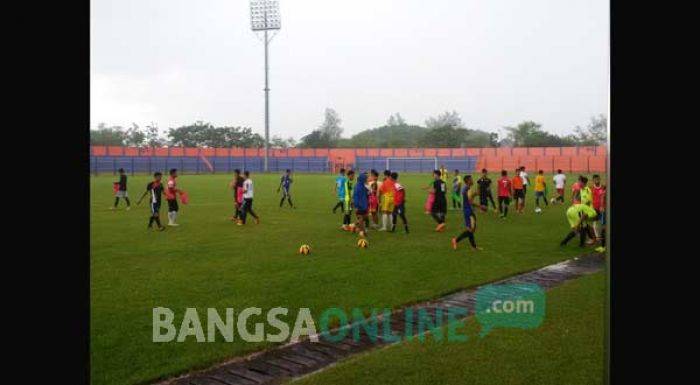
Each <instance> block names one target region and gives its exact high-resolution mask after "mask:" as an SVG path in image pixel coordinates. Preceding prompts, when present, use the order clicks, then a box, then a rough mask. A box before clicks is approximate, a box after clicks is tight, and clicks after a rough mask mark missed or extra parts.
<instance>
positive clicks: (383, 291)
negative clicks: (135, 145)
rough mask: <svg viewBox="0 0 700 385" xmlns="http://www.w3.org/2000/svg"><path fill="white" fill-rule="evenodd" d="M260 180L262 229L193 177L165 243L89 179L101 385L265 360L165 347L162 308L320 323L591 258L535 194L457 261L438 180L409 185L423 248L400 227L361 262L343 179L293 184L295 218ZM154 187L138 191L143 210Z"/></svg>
mask: <svg viewBox="0 0 700 385" xmlns="http://www.w3.org/2000/svg"><path fill="white" fill-rule="evenodd" d="M253 177H254V180H255V186H256V189H255V211H256V212H257V213H258V215H260V217H261V220H262V221H261V223H260V224H259V225H255V224H254V223H253V222H250V223H249V224H248V225H246V226H236V225H234V224H233V223H232V222H230V221H229V220H228V218H229V217H230V215H231V210H232V199H231V194H230V192H228V191H227V184H228V181H229V179H230V176H228V175H184V176H181V177H180V178H179V186H180V187H181V188H182V189H184V190H186V191H187V192H188V193H189V195H190V200H191V203H190V204H189V205H187V206H181V210H180V216H179V218H178V222H179V223H180V225H181V226H180V227H178V228H168V229H167V230H166V231H165V232H162V233H161V232H152V231H147V230H146V224H147V222H148V215H149V213H148V208H147V202H146V203H144V204H143V205H141V206H134V207H132V210H131V211H125V210H124V209H123V206H120V208H121V209H120V210H117V211H111V210H109V207H110V206H111V204H112V203H113V195H112V182H113V181H114V180H115V177H113V176H99V177H92V178H91V202H90V203H91V326H90V328H91V333H90V339H91V362H90V365H91V376H92V383H93V384H99V385H101V384H110V385H112V384H137V383H144V382H149V381H153V380H155V379H157V378H164V377H168V376H171V375H175V374H179V373H182V372H186V371H187V370H188V369H192V368H202V367H206V366H208V365H210V364H212V363H216V362H219V361H222V360H224V359H226V358H228V357H233V356H238V355H243V354H246V353H249V352H252V351H255V350H259V349H262V348H265V347H266V344H265V343H260V344H250V343H245V342H242V341H240V339H237V340H236V341H235V342H233V343H227V342H224V341H220V342H214V343H196V342H194V339H193V338H190V339H188V340H187V341H186V342H183V343H174V342H173V343H165V344H156V343H153V342H152V340H151V336H152V322H151V318H152V309H153V308H154V307H159V306H162V307H168V308H171V309H173V310H174V311H175V312H176V313H177V314H178V315H179V316H180V317H181V316H182V313H183V312H184V309H185V308H187V307H196V308H198V310H201V311H204V312H205V311H206V308H209V307H214V308H218V309H224V308H227V307H233V308H235V309H242V308H245V307H253V306H254V307H260V308H263V309H269V308H272V307H276V306H284V307H287V308H289V309H290V313H291V314H296V312H295V311H293V310H292V309H297V308H300V307H308V308H311V310H312V314H313V315H314V317H317V316H318V315H319V314H320V313H321V312H322V311H323V310H324V309H325V308H328V307H342V308H351V307H361V308H370V307H395V306H399V305H401V304H405V303H409V302H415V301H419V300H424V299H429V298H432V297H435V296H438V295H440V294H443V293H446V292H449V291H453V290H455V289H458V288H463V287H468V286H473V285H476V284H480V283H484V282H486V281H490V280H494V279H498V278H501V277H504V276H508V275H512V274H515V273H517V272H521V271H526V270H531V269H534V268H537V267H540V266H544V265H548V264H551V263H554V262H556V261H560V260H564V259H568V258H570V257H573V256H575V255H578V254H580V253H581V250H580V249H579V248H578V247H577V246H576V242H574V241H572V242H571V243H570V245H569V246H568V247H564V248H560V247H559V245H558V243H559V241H560V240H561V238H562V237H563V236H564V235H565V234H566V232H567V231H568V225H567V223H566V220H565V218H564V211H565V207H564V206H551V205H550V207H549V208H547V209H545V210H544V212H543V213H541V214H535V213H533V208H534V194H533V193H532V192H531V191H528V197H527V206H526V213H525V214H524V215H517V214H515V213H514V212H513V210H512V208H513V205H512V204H511V211H510V213H509V217H508V218H507V219H506V220H502V219H499V218H498V217H497V216H496V215H495V214H493V213H488V214H486V213H478V214H477V216H478V221H479V222H478V223H479V225H478V226H479V227H478V232H477V237H476V238H477V243H478V244H479V246H481V247H483V248H484V250H482V251H479V252H473V251H471V250H467V248H466V247H465V246H464V245H466V244H467V242H466V241H464V242H463V245H462V247H461V249H460V250H458V251H454V250H452V249H451V248H450V238H451V237H453V236H455V235H457V234H458V233H459V232H460V231H461V226H462V218H461V213H460V212H459V211H450V212H448V217H447V223H448V226H447V230H446V231H445V232H444V233H435V232H434V231H433V230H434V227H435V223H434V222H433V220H432V218H430V217H429V216H427V215H425V214H423V209H422V207H423V203H424V201H425V197H426V193H425V192H424V191H423V190H421V189H420V187H422V186H424V185H427V183H428V182H429V180H430V178H431V177H430V175H427V174H425V175H401V177H400V181H401V182H402V183H403V184H404V185H405V186H406V189H407V193H406V200H407V215H408V219H409V223H410V225H411V234H409V235H405V234H404V233H403V232H402V231H398V230H399V227H397V233H393V234H392V233H377V232H371V233H370V234H369V243H370V246H369V248H368V249H358V248H357V247H356V246H355V239H356V235H353V234H351V233H346V232H342V231H341V230H340V229H339V227H340V224H341V215H340V214H335V215H333V214H332V213H331V208H332V207H333V205H334V204H335V195H334V193H333V186H334V178H335V176H334V175H330V174H324V175H309V174H298V175H295V179H294V184H293V186H292V194H293V197H294V200H295V204H296V205H297V206H298V208H297V209H294V210H292V209H290V208H288V207H286V206H285V207H284V208H282V209H280V208H279V207H278V203H279V195H278V194H276V192H275V189H276V187H277V184H278V181H279V175H253ZM570 177H571V176H570ZM492 179H494V180H495V179H496V177H495V176H493V175H492ZM149 180H150V178H149V177H147V176H134V177H130V178H129V192H130V195H131V199H132V204H133V203H135V201H136V200H137V198H138V196H140V195H141V193H142V191H143V190H144V188H145V185H146V183H147V182H148V181H149ZM547 180H548V181H551V176H550V175H548V176H547ZM494 187H495V186H494ZM122 205H123V203H122ZM165 206H166V205H165V203H164V207H163V208H162V219H163V220H164V221H167V219H166V215H165V211H166V207H165ZM302 243H308V244H309V245H311V247H312V249H313V252H312V253H311V254H310V255H309V256H300V255H299V254H297V253H296V251H297V249H298V247H299V245H300V244H302ZM600 300H601V301H602V296H600ZM200 314H201V313H200ZM180 320H181V318H180V319H176V322H175V324H176V325H178V326H179V321H180ZM290 320H291V321H292V322H293V320H294V319H293V317H290ZM506 350H507V349H506Z"/></svg>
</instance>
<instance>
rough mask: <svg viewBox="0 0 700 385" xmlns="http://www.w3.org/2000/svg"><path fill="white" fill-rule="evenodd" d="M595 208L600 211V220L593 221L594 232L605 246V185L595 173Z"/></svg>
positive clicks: (597, 211)
mask: <svg viewBox="0 0 700 385" xmlns="http://www.w3.org/2000/svg"><path fill="white" fill-rule="evenodd" d="M593 208H594V209H595V211H596V213H598V220H597V221H595V222H593V232H594V233H595V237H596V239H597V240H600V241H601V244H602V246H605V185H604V184H602V183H601V181H600V175H593Z"/></svg>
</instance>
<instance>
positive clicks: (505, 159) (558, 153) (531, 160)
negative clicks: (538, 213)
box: [90, 146, 607, 172]
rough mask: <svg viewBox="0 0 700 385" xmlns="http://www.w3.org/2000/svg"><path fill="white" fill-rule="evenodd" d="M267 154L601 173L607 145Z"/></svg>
mask: <svg viewBox="0 0 700 385" xmlns="http://www.w3.org/2000/svg"><path fill="white" fill-rule="evenodd" d="M90 155H91V156H95V157H100V156H112V157H114V156H156V157H168V156H192V157H199V156H204V157H210V156H218V157H254V156H264V150H263V149H256V148H191V147H169V148H168V147H162V148H155V149H153V148H149V147H145V148H137V147H121V146H91V148H90ZM270 156H271V157H278V158H287V157H302V156H303V157H328V160H329V162H331V163H332V164H333V165H343V166H344V165H350V164H354V163H355V158H356V157H446V158H448V157H465V156H476V157H477V169H481V168H487V169H490V170H501V169H506V170H511V169H514V168H516V167H518V166H525V167H526V168H527V169H529V170H540V169H541V170H544V171H545V172H552V171H556V170H557V169H562V170H565V171H590V172H605V167H606V164H607V148H606V147H605V146H590V147H499V148H289V149H271V150H270Z"/></svg>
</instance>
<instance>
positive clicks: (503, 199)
mask: <svg viewBox="0 0 700 385" xmlns="http://www.w3.org/2000/svg"><path fill="white" fill-rule="evenodd" d="M498 204H505V205H506V206H508V205H509V204H510V197H498Z"/></svg>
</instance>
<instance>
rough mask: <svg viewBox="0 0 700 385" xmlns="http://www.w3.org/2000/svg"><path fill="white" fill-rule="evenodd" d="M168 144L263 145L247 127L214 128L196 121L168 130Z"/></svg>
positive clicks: (256, 135)
mask: <svg viewBox="0 0 700 385" xmlns="http://www.w3.org/2000/svg"><path fill="white" fill-rule="evenodd" d="M168 137H169V138H170V143H171V144H173V145H175V146H185V147H201V146H203V147H248V148H251V147H255V148H260V147H263V146H264V145H265V140H264V139H263V138H262V136H260V135H259V134H255V133H253V130H252V129H251V128H249V127H232V126H224V127H214V126H213V125H212V124H210V123H204V122H202V121H197V122H195V123H193V124H190V125H187V126H181V127H177V128H170V129H169V130H168Z"/></svg>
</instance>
